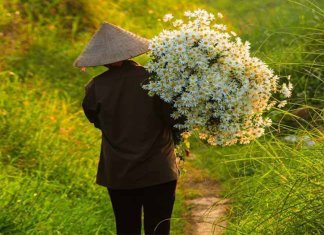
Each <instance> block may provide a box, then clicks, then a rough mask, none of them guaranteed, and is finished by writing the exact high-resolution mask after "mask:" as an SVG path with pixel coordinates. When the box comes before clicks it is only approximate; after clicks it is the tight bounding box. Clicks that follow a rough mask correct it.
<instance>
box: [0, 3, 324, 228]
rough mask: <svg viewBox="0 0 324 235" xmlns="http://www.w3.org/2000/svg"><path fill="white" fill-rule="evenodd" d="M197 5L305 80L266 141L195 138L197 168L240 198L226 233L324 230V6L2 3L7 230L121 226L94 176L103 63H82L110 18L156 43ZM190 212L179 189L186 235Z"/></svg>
mask: <svg viewBox="0 0 324 235" xmlns="http://www.w3.org/2000/svg"><path fill="white" fill-rule="evenodd" d="M196 8H203V9H206V10H208V11H210V12H213V13H217V12H222V13H223V15H224V19H223V20H224V23H225V24H227V25H228V26H229V28H230V29H231V30H233V31H235V32H236V33H237V34H238V35H239V36H240V37H241V38H242V39H244V40H248V41H250V42H251V46H252V48H251V50H252V52H253V55H255V56H258V57H260V58H261V59H263V60H264V61H265V62H267V63H268V64H269V65H270V66H271V67H272V68H273V69H274V70H275V71H276V73H277V74H279V75H280V76H287V75H291V78H292V82H293V84H294V86H295V88H294V91H293V96H292V98H291V99H290V100H289V104H288V106H287V108H285V109H284V110H271V112H269V113H268V114H267V115H269V116H270V117H272V119H273V120H274V125H273V127H272V128H270V129H269V130H267V135H266V136H264V137H262V138H260V139H259V140H258V141H256V142H255V143H252V144H249V145H245V146H241V145H237V146H232V147H226V148H225V147H208V146H206V145H205V144H203V143H201V142H200V141H199V140H198V139H197V138H195V137H194V136H193V137H192V138H191V141H192V144H191V145H192V151H193V152H194V153H195V154H196V155H197V156H199V157H198V159H196V160H195V161H194V164H195V165H196V166H197V167H200V168H204V169H207V170H208V172H209V175H210V177H211V178H214V179H217V180H220V182H221V183H222V185H223V187H222V189H223V191H222V195H223V196H224V197H228V198H231V199H232V201H233V202H232V205H231V210H230V213H229V215H228V218H227V219H228V221H229V226H228V228H227V229H226V231H225V233H226V234H323V233H324V219H323V218H324V212H323V211H324V210H323V201H324V197H323V196H324V195H323V194H324V190H323V186H324V184H323V178H324V177H323V176H324V159H323V157H324V154H323V153H324V151H323V148H324V141H323V140H324V138H323V131H324V122H323V106H324V105H323V101H324V86H323V77H322V74H323V67H324V63H323V62H324V58H323V55H324V2H323V1H320V0H317V1H315V0H312V1H311V0H309V1H308V0H294V1H293V0H292V1H290V0H262V1H261V0H250V1H243V0H218V1H198V0H193V1H190V2H189V1H184V0H172V1H171V0H164V1H157V0H154V1H147V0H138V1H132V0H117V1H110V0H108V1H102V0H93V1H85V0H79V1H74V0H51V1H42V0H0V50H1V54H0V135H1V138H0V168H1V171H0V185H1V187H0V234H114V233H115V224H114V217H113V211H112V208H111V205H110V202H109V197H108V194H107V190H106V189H105V188H104V187H100V186H98V185H96V184H95V183H94V182H95V174H96V170H97V162H98V160H99V158H98V157H99V147H100V140H101V136H100V132H99V131H98V130H96V129H95V128H93V127H92V126H91V125H90V124H89V123H88V121H87V120H86V118H85V116H84V114H83V112H82V110H81V100H82V98H83V95H84V85H85V84H86V83H87V82H88V80H89V79H90V78H91V77H92V76H94V75H95V74H98V73H100V72H102V71H103V69H104V68H89V69H88V70H87V72H86V73H83V72H81V71H80V70H79V69H76V68H74V67H73V66H72V63H73V61H74V59H75V58H76V57H77V56H78V55H79V53H80V52H81V50H82V49H83V47H84V46H85V44H86V43H87V42H88V40H89V39H90V38H91V36H92V34H93V33H94V32H95V30H96V29H97V28H98V26H99V25H100V22H102V21H108V22H111V23H114V24H117V25H120V26H121V27H123V28H126V29H128V30H130V31H133V32H135V33H137V34H139V35H141V36H144V37H147V38H151V37H153V36H154V35H155V34H157V33H158V32H159V31H160V30H162V29H163V25H162V23H161V21H159V19H161V18H162V17H163V15H164V14H166V13H173V14H174V15H175V16H181V15H182V13H183V11H184V10H189V9H196ZM136 60H137V61H138V62H141V63H145V62H146V61H147V60H148V57H147V56H146V55H144V56H141V57H138V58H136ZM286 136H297V137H299V139H297V141H296V142H289V141H287V140H285V137H286ZM302 138H306V140H303V139H302ZM310 141H312V142H310ZM310 143H311V144H310ZM189 174H190V172H189ZM186 210H187V208H185V206H184V199H183V194H182V191H181V190H179V191H177V201H176V204H175V208H174V214H173V216H174V220H173V221H172V233H171V234H184V233H183V229H184V226H185V223H186V221H185V220H183V219H181V218H182V216H183V214H184V213H185V212H186Z"/></svg>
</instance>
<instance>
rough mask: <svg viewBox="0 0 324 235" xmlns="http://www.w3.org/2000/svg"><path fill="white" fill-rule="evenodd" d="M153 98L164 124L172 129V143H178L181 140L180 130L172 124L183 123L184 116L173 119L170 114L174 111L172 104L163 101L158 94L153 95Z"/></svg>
mask: <svg viewBox="0 0 324 235" xmlns="http://www.w3.org/2000/svg"><path fill="white" fill-rule="evenodd" d="M154 99H155V104H156V105H155V106H156V109H157V112H158V114H159V115H160V117H161V118H162V120H163V122H164V123H165V125H167V126H168V127H170V128H171V130H172V136H173V141H174V144H175V145H177V144H179V143H180V142H181V133H182V131H181V130H179V129H178V128H175V127H174V125H176V124H183V123H184V122H185V119H184V118H178V119H173V118H172V117H171V114H172V113H173V111H174V108H173V106H172V104H169V103H167V102H165V101H164V100H162V99H161V98H160V97H158V96H154Z"/></svg>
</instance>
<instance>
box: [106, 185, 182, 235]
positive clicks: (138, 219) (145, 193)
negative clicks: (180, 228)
mask: <svg viewBox="0 0 324 235" xmlns="http://www.w3.org/2000/svg"><path fill="white" fill-rule="evenodd" d="M176 185H177V180H174V181H170V182H167V183H163V184H158V185H153V186H149V187H144V188H137V189H111V188H107V189H108V194H109V196H110V200H111V203H112V206H113V210H114V214H115V219H116V228H117V234H118V235H125V234H127V235H130V234H131V235H140V234H141V227H142V207H143V211H144V231H145V235H151V234H154V235H158V234H159V235H161V234H163V235H164V234H170V220H171V214H172V210H173V205H174V201H175V190H176Z"/></svg>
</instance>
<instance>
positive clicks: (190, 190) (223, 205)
mask: <svg viewBox="0 0 324 235" xmlns="http://www.w3.org/2000/svg"><path fill="white" fill-rule="evenodd" d="M194 158H195V155H194V154H191V155H190V157H188V158H187V159H186V161H185V164H184V166H185V169H186V170H187V171H186V173H185V174H183V175H182V176H181V177H180V180H179V188H181V190H182V192H184V197H185V203H186V206H187V208H188V213H187V214H186V215H185V218H186V221H187V222H188V223H187V226H186V228H185V235H196V234H197V235H219V234H221V233H222V231H223V230H224V228H225V227H226V220H224V216H225V215H226V213H227V211H228V209H229V206H228V203H229V201H228V200H227V199H223V198H220V197H219V191H220V189H219V182H218V181H215V180H212V179H210V177H208V174H207V173H206V172H205V171H203V170H202V169H198V168H196V167H194V166H193V164H192V163H191V160H192V159H194Z"/></svg>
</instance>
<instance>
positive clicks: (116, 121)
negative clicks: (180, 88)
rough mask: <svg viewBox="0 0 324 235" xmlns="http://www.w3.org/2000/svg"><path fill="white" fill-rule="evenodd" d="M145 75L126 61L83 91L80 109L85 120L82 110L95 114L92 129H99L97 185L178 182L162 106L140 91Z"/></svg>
mask: <svg viewBox="0 0 324 235" xmlns="http://www.w3.org/2000/svg"><path fill="white" fill-rule="evenodd" d="M148 76H149V74H148V73H147V71H146V70H145V69H144V68H143V67H142V66H140V65H139V64H137V63H136V62H134V61H132V60H125V61H123V64H122V65H121V66H111V67H110V69H109V70H108V71H106V72H104V73H102V74H100V75H99V76H97V77H95V78H94V79H92V81H91V82H90V83H89V84H88V86H87V93H88V99H84V101H83V108H84V110H85V112H86V114H87V113H88V115H90V116H91V112H87V110H90V111H91V110H97V121H96V122H97V123H95V125H97V126H98V127H100V129H101V130H102V151H101V156H100V162H99V166H98V174H97V183H98V184H100V185H103V186H109V187H110V188H115V189H123V188H125V189H126V188H127V189H130V188H138V187H145V186H151V185H154V184H159V183H164V182H168V181H171V180H175V179H177V178H178V173H179V172H178V169H177V165H176V160H175V154H174V144H173V139H172V131H171V128H170V126H169V124H168V123H167V121H166V120H165V119H163V115H164V113H163V112H164V110H163V105H161V104H162V103H161V102H160V100H159V99H157V98H156V97H150V96H148V94H147V92H146V91H145V90H144V89H143V88H142V87H141V84H142V83H143V82H145V79H147V78H148ZM91 93H93V94H92V95H91ZM90 118H91V117H90Z"/></svg>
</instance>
